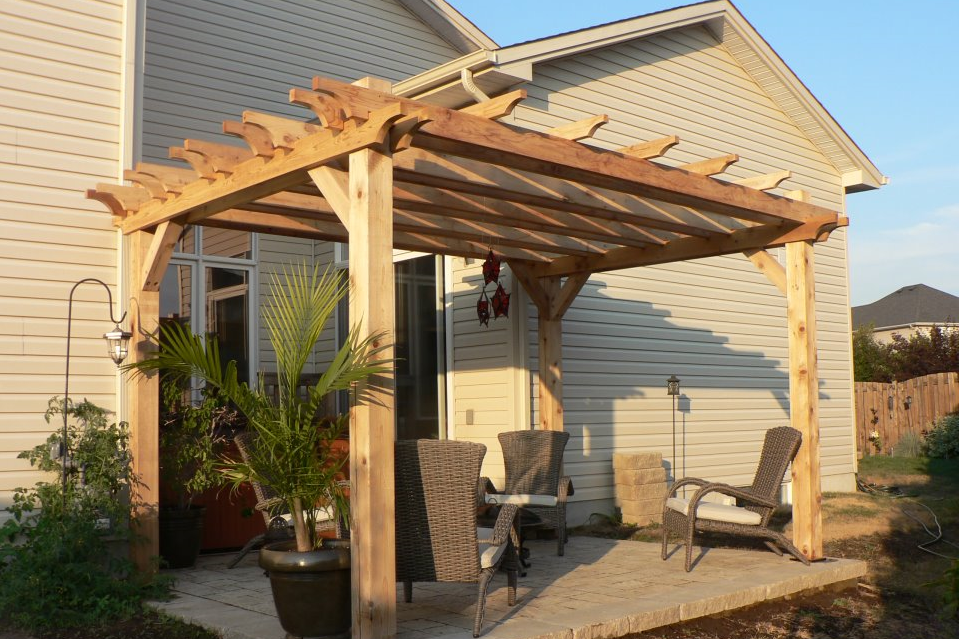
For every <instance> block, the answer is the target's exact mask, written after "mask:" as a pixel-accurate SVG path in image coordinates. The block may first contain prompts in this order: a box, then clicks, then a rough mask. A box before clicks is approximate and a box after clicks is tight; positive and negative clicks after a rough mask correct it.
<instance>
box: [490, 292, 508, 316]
mask: <svg viewBox="0 0 959 639" xmlns="http://www.w3.org/2000/svg"><path fill="white" fill-rule="evenodd" d="M491 303H492V305H493V317H509V293H507V292H506V290H505V289H504V288H503V285H502V284H497V285H496V292H495V293H493V299H492V302H491Z"/></svg>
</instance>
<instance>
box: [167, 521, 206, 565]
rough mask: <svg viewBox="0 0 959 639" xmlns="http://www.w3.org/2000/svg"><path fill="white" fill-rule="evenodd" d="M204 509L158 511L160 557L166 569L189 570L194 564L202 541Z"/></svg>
mask: <svg viewBox="0 0 959 639" xmlns="http://www.w3.org/2000/svg"><path fill="white" fill-rule="evenodd" d="M204 513H206V508H204V507H203V506H191V507H190V508H188V509H186V510H181V509H174V508H161V509H160V557H162V558H163V559H164V560H165V561H166V566H167V567H168V568H189V567H190V566H192V565H193V564H195V563H196V558H197V555H199V554H200V543H201V542H202V541H203V515H204Z"/></svg>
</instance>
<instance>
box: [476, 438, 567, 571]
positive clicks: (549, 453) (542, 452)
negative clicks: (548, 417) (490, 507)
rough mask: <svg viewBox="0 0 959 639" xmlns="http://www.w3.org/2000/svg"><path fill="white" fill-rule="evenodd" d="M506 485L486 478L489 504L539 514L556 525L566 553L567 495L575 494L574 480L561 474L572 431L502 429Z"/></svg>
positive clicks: (559, 546)
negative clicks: (503, 430)
mask: <svg viewBox="0 0 959 639" xmlns="http://www.w3.org/2000/svg"><path fill="white" fill-rule="evenodd" d="M497 437H498V438H499V443H500V446H502V448H503V463H504V465H505V466H506V486H505V489H504V490H503V491H502V492H500V491H499V490H497V489H496V486H494V485H493V482H491V481H490V480H489V479H488V478H485V477H484V478H483V482H482V484H483V486H484V487H485V491H486V495H485V501H486V503H488V504H515V505H517V506H519V507H520V508H525V509H528V510H531V511H533V512H534V513H536V514H537V515H539V517H540V519H542V520H543V523H544V527H546V528H555V529H556V540H557V542H556V554H557V555H562V554H563V553H564V551H565V546H566V541H567V539H568V536H567V534H566V499H567V497H569V496H570V495H572V494H573V482H572V481H571V480H570V478H569V477H566V476H561V475H560V473H561V472H562V471H563V453H564V452H565V450H566V442H567V441H569V433H567V432H565V431H555V430H520V431H513V432H508V433H500V434H499V435H498V436H497Z"/></svg>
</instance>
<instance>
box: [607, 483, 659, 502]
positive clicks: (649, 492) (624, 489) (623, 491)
mask: <svg viewBox="0 0 959 639" xmlns="http://www.w3.org/2000/svg"><path fill="white" fill-rule="evenodd" d="M615 494H616V500H617V503H618V504H619V505H620V506H621V505H622V504H621V503H619V502H622V501H649V500H656V501H657V502H659V508H662V505H663V503H662V500H663V497H664V496H665V495H666V482H659V483H657V484H633V485H630V486H624V485H621V484H616V486H615Z"/></svg>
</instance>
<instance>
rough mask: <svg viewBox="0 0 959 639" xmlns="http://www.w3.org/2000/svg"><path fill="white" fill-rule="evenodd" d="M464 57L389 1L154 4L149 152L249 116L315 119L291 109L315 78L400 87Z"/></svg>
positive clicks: (147, 99) (159, 154) (158, 155)
mask: <svg viewBox="0 0 959 639" xmlns="http://www.w3.org/2000/svg"><path fill="white" fill-rule="evenodd" d="M458 56H459V53H458V52H457V51H456V50H455V49H454V48H453V47H452V46H450V45H449V44H448V43H446V42H445V41H444V40H442V39H441V38H440V37H439V36H438V35H436V34H435V33H434V32H433V31H431V30H430V29H429V27H427V26H425V25H424V24H423V23H422V22H420V21H419V19H418V18H416V17H414V16H413V15H412V14H411V13H410V12H409V11H408V10H407V9H405V8H403V7H402V6H401V5H399V4H398V3H396V2H393V1H391V0H327V1H324V2H322V3H318V2H315V1H313V0H272V1H271V2H268V3H264V2H260V1H257V0H221V1H216V0H208V1H207V2H205V3H204V6H203V7H200V6H199V5H197V4H196V3H195V2H192V1H190V0H150V2H149V3H148V6H147V27H146V72H145V76H144V115H143V155H144V158H147V159H151V160H165V159H166V158H167V149H168V148H169V147H170V146H180V145H181V144H182V141H183V139H184V138H203V139H215V138H217V137H223V138H224V140H225V141H228V142H233V143H237V142H238V141H237V140H236V138H229V137H228V136H222V134H221V123H222V122H223V120H230V119H232V120H238V119H240V116H241V114H242V112H243V111H244V110H255V111H262V112H266V113H272V114H275V115H281V116H287V117H295V118H300V119H309V118H311V117H312V113H311V112H310V111H309V110H308V109H305V108H303V107H299V106H296V105H292V104H289V102H288V100H287V94H288V92H289V90H290V88H292V87H301V88H309V87H310V82H311V79H312V77H313V76H314V75H323V76H327V77H332V78H336V79H338V80H343V81H349V82H352V81H354V80H356V79H358V78H361V77H364V76H369V75H372V76H376V77H380V78H385V79H387V80H390V81H394V82H395V81H397V80H400V79H403V78H406V77H409V76H411V75H415V74H417V73H420V72H421V71H425V70H427V69H429V68H431V67H434V66H436V65H438V64H442V63H443V62H446V61H448V60H451V59H453V58H455V57H458Z"/></svg>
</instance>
